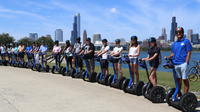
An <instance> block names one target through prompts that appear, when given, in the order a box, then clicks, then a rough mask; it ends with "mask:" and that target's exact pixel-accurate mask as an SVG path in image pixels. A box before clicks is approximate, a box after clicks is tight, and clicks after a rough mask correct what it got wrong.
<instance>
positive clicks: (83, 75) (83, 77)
mask: <svg viewBox="0 0 200 112" xmlns="http://www.w3.org/2000/svg"><path fill="white" fill-rule="evenodd" d="M85 75H86V71H85V72H83V73H82V79H83V80H84V81H85Z"/></svg>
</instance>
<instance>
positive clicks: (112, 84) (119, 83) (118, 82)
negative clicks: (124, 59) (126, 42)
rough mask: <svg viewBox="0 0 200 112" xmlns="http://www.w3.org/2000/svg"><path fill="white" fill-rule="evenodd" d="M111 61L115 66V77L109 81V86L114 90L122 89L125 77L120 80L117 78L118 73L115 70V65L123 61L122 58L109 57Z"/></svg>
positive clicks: (112, 76)
mask: <svg viewBox="0 0 200 112" xmlns="http://www.w3.org/2000/svg"><path fill="white" fill-rule="evenodd" d="M108 59H109V61H110V62H111V63H112V65H113V71H114V75H111V76H110V77H109V79H108V84H109V85H110V87H113V88H117V89H122V84H123V82H124V80H126V78H125V77H120V79H118V77H117V73H116V69H115V65H114V64H115V63H118V61H120V60H121V57H112V56H109V58H108Z"/></svg>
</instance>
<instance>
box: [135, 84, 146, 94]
mask: <svg viewBox="0 0 200 112" xmlns="http://www.w3.org/2000/svg"><path fill="white" fill-rule="evenodd" d="M143 86H144V82H143V81H138V82H137V83H136V94H137V95H138V96H140V95H142V88H143Z"/></svg>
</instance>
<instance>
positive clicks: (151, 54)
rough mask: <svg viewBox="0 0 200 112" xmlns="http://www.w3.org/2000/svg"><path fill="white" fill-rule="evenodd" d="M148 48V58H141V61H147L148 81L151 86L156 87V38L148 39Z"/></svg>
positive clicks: (157, 52)
mask: <svg viewBox="0 0 200 112" xmlns="http://www.w3.org/2000/svg"><path fill="white" fill-rule="evenodd" d="M149 43H150V48H149V49H148V57H146V58H143V59H142V60H145V61H149V65H150V67H151V68H150V76H149V80H150V81H151V84H153V86H156V85H157V74H156V72H157V68H158V66H159V65H160V56H161V52H160V48H159V47H158V46H157V42H156V38H155V37H151V38H150V39H149Z"/></svg>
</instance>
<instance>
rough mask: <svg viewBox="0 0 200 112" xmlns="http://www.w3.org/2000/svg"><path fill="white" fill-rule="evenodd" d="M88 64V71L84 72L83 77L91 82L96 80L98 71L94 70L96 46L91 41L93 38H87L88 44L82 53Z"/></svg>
mask: <svg viewBox="0 0 200 112" xmlns="http://www.w3.org/2000/svg"><path fill="white" fill-rule="evenodd" d="M80 54H81V55H82V58H83V60H84V62H85V65H86V71H84V72H83V74H82V79H83V80H84V81H89V82H96V75H97V73H96V72H94V69H95V62H94V54H95V47H94V44H93V43H91V39H90V38H87V39H86V46H85V47H84V48H83V50H82V51H81V53H80Z"/></svg>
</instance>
